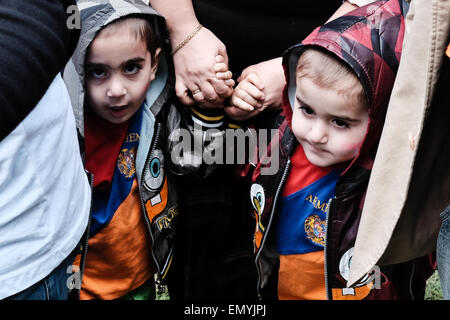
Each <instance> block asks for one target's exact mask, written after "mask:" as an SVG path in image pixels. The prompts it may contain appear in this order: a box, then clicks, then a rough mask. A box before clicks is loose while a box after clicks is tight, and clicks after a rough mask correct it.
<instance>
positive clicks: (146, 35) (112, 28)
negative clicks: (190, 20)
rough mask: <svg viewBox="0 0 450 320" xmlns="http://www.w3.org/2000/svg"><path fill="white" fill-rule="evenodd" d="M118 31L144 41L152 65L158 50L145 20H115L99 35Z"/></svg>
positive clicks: (150, 26) (148, 23) (126, 18)
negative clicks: (125, 31)
mask: <svg viewBox="0 0 450 320" xmlns="http://www.w3.org/2000/svg"><path fill="white" fill-rule="evenodd" d="M120 30H128V32H129V33H130V35H131V36H132V37H134V38H135V39H137V40H141V41H145V42H146V43H147V50H148V51H149V52H150V55H151V57H152V64H153V63H155V62H156V61H155V59H154V58H155V54H156V49H157V48H158V40H157V38H156V35H155V32H154V30H153V27H152V25H151V23H150V21H149V20H147V18H143V17H142V16H135V15H134V16H126V17H124V18H121V19H117V20H115V21H113V22H111V23H110V24H108V25H106V26H105V27H104V28H103V29H101V30H100V31H99V34H100V33H102V34H104V35H112V34H115V33H117V32H119V31H120Z"/></svg>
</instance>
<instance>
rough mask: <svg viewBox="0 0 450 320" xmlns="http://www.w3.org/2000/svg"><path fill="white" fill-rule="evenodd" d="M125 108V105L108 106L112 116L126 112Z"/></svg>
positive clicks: (118, 115) (119, 115) (117, 116)
mask: <svg viewBox="0 0 450 320" xmlns="http://www.w3.org/2000/svg"><path fill="white" fill-rule="evenodd" d="M126 108H127V106H126V105H124V106H112V107H109V110H110V112H111V114H112V116H113V117H116V118H119V117H121V116H123V114H124V113H125V112H126Z"/></svg>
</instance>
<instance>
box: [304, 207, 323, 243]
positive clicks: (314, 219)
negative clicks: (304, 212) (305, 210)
mask: <svg viewBox="0 0 450 320" xmlns="http://www.w3.org/2000/svg"><path fill="white" fill-rule="evenodd" d="M305 232H306V236H307V238H308V239H310V240H311V241H312V242H314V243H315V244H317V245H320V246H324V245H325V220H322V219H320V217H319V216H318V215H316V214H313V215H311V216H309V217H308V218H306V220H305Z"/></svg>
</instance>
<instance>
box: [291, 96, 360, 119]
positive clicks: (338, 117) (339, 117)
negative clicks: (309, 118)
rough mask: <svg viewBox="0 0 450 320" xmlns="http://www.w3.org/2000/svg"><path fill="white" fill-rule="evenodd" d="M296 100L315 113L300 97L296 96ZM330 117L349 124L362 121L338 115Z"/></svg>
mask: <svg viewBox="0 0 450 320" xmlns="http://www.w3.org/2000/svg"><path fill="white" fill-rule="evenodd" d="M295 98H296V99H297V101H298V103H299V105H300V107H306V108H310V109H311V110H313V111H314V109H313V108H312V107H310V106H309V105H307V104H306V103H304V102H303V101H302V100H301V99H300V98H299V97H298V96H295ZM329 115H330V118H336V119H339V120H344V121H347V122H359V121H360V120H359V119H353V118H348V117H345V116H337V115H333V114H329Z"/></svg>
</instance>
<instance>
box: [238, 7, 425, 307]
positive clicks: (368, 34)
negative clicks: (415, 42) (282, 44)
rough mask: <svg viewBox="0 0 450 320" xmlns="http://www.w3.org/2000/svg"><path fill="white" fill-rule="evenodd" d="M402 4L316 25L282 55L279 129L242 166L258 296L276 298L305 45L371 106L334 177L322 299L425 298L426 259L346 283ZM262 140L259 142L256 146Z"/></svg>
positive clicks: (397, 48) (398, 42)
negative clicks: (347, 71)
mask: <svg viewBox="0 0 450 320" xmlns="http://www.w3.org/2000/svg"><path fill="white" fill-rule="evenodd" d="M405 9H407V6H406V5H405V4H404V3H403V2H402V1H401V0H390V1H377V2H374V3H372V4H369V5H367V6H364V7H360V8H358V9H356V10H354V11H352V12H350V13H348V14H346V15H344V16H342V17H340V18H337V19H335V20H333V21H330V22H329V23H327V24H325V25H323V26H321V27H318V28H317V29H316V30H314V31H313V32H312V33H311V34H310V35H309V36H308V37H307V38H306V39H305V40H304V41H303V42H302V43H300V44H298V45H295V46H293V47H291V48H290V49H288V50H287V51H286V52H285V54H284V56H283V66H284V69H285V75H286V80H287V85H286V87H285V89H284V92H283V112H282V114H280V115H279V116H278V117H277V118H276V119H275V121H271V125H270V126H268V127H267V128H276V129H277V131H276V134H275V135H274V136H273V137H272V138H271V140H270V143H269V144H268V148H267V151H266V153H265V154H263V156H261V159H259V162H257V163H256V165H253V166H251V165H249V166H247V167H245V169H244V170H242V171H241V172H240V174H241V175H242V176H246V177H250V179H251V182H252V188H251V191H250V193H251V194H250V200H251V202H252V205H253V207H254V215H255V218H256V228H255V240H254V249H255V254H256V266H257V269H258V274H259V281H258V291H259V293H260V295H261V296H262V298H265V297H269V296H272V297H273V296H275V294H274V292H266V291H265V289H266V288H269V287H270V284H271V283H273V282H272V280H273V279H276V277H277V264H278V262H279V261H278V253H277V248H276V242H275V240H276V237H275V232H274V230H276V223H277V203H278V201H279V200H280V199H281V194H282V188H283V185H284V182H285V180H286V178H287V175H288V172H289V169H290V156H291V155H292V153H293V151H294V150H295V148H296V146H297V145H298V143H297V141H296V139H295V137H294V135H293V133H292V131H291V128H290V123H291V117H292V106H293V105H294V103H293V101H294V100H293V99H294V97H295V95H294V94H295V85H296V83H295V77H296V74H295V70H296V65H297V61H298V58H299V56H300V55H301V54H302V52H303V51H304V49H305V48H306V47H308V46H319V47H321V48H323V49H325V50H328V51H330V52H331V53H333V54H334V55H336V56H337V57H338V58H340V59H341V60H342V61H344V62H345V63H346V64H348V65H349V66H350V67H351V68H352V69H353V70H354V72H355V74H356V75H357V76H358V78H359V79H360V81H361V83H362V85H363V88H364V90H365V94H366V98H367V101H368V106H369V127H368V130H367V133H366V137H365V140H364V142H363V145H362V147H361V149H360V152H359V154H358V155H357V156H356V157H355V158H354V159H353V160H352V161H349V163H348V164H347V165H346V169H345V170H344V172H343V173H342V174H341V176H340V178H339V180H338V182H337V185H336V190H335V197H334V198H333V199H331V200H330V202H329V203H328V205H329V211H328V214H327V221H326V238H325V246H324V250H325V286H326V291H327V297H328V299H330V300H331V299H332V300H339V299H344V300H345V299H352V300H353V299H358V300H359V299H417V298H419V299H420V298H423V294H424V288H425V280H426V278H427V277H428V276H429V275H430V274H431V273H429V271H431V268H428V267H427V266H430V264H429V263H428V260H427V259H428V257H425V258H422V259H416V260H413V261H408V262H405V263H402V264H397V265H389V266H381V267H379V266H373V269H372V270H371V271H370V272H369V273H368V274H366V275H365V276H364V277H362V278H361V279H360V280H359V281H358V282H357V283H356V284H354V285H353V286H352V287H351V288H347V280H348V277H349V274H348V270H349V266H350V262H351V258H352V252H353V247H354V245H355V239H356V235H357V233H358V226H359V221H360V218H361V212H362V208H363V205H364V199H365V194H366V190H367V185H368V181H369V177H370V174H371V168H372V165H373V162H374V158H375V154H376V151H377V144H378V140H379V138H380V135H381V130H382V128H383V123H384V117H385V113H386V109H387V105H388V101H389V96H390V93H391V90H392V87H393V83H394V79H395V76H396V72H397V68H398V64H399V61H400V55H401V50H402V41H403V35H404V19H403V17H404V14H405V12H404V11H405ZM261 144H262V142H261V141H259V144H258V145H259V146H260V145H261ZM274 154H277V155H279V165H278V167H279V170H278V171H277V173H276V174H264V173H263V170H264V168H265V167H267V164H268V163H269V164H270V160H272V159H273V155H274ZM380 201H382V199H380ZM380 223H382V222H380ZM374 245H375V244H374ZM266 294H267V296H266Z"/></svg>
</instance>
